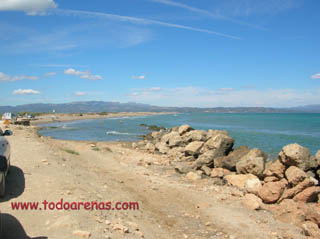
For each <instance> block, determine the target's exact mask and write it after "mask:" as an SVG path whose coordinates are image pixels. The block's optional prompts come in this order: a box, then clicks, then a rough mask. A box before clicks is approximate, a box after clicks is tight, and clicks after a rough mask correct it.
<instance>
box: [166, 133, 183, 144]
mask: <svg viewBox="0 0 320 239" xmlns="http://www.w3.org/2000/svg"><path fill="white" fill-rule="evenodd" d="M172 133H174V134H175V135H174V136H172V137H170V138H169V147H177V146H183V145H184V144H185V142H184V140H183V138H182V137H181V136H180V135H179V134H178V133H177V132H172ZM176 134H178V135H176Z"/></svg>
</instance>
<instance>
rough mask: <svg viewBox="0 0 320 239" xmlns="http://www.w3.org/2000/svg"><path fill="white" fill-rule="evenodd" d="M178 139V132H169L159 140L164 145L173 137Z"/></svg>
mask: <svg viewBox="0 0 320 239" xmlns="http://www.w3.org/2000/svg"><path fill="white" fill-rule="evenodd" d="M178 136H179V137H180V135H179V133H178V132H174V131H173V132H170V133H168V134H165V135H163V136H162V138H161V143H164V144H169V140H170V139H171V138H173V137H178Z"/></svg>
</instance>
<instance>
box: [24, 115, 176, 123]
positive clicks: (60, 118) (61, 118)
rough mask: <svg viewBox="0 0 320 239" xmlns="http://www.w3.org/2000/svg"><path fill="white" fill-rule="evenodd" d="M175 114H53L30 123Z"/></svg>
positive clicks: (41, 116)
mask: <svg viewBox="0 0 320 239" xmlns="http://www.w3.org/2000/svg"><path fill="white" fill-rule="evenodd" d="M165 114H175V113H174V112H115V113H107V114H103V113H100V114H99V113H78V114H69V113H68V114H66V113H54V114H41V115H40V116H37V117H36V118H35V119H32V120H31V121H30V122H31V124H32V125H39V124H46V123H53V122H69V121H79V120H90V119H108V118H117V117H133V116H150V115H165Z"/></svg>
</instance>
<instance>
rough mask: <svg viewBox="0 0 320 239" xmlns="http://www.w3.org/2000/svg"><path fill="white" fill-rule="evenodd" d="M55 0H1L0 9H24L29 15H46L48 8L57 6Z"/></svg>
mask: <svg viewBox="0 0 320 239" xmlns="http://www.w3.org/2000/svg"><path fill="white" fill-rule="evenodd" d="M57 6H58V5H57V4H56V3H55V2H54V0H1V3H0V11H24V12H25V13H26V14H28V15H33V16H34V15H44V14H45V13H46V10H48V9H50V8H56V7H57Z"/></svg>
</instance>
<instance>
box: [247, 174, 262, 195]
mask: <svg viewBox="0 0 320 239" xmlns="http://www.w3.org/2000/svg"><path fill="white" fill-rule="evenodd" d="M261 187H262V183H261V182H260V180H259V179H258V178H251V179H248V180H247V181H246V183H245V185H244V188H245V190H246V191H247V192H248V193H253V194H255V195H258V193H259V191H260V189H261Z"/></svg>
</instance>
